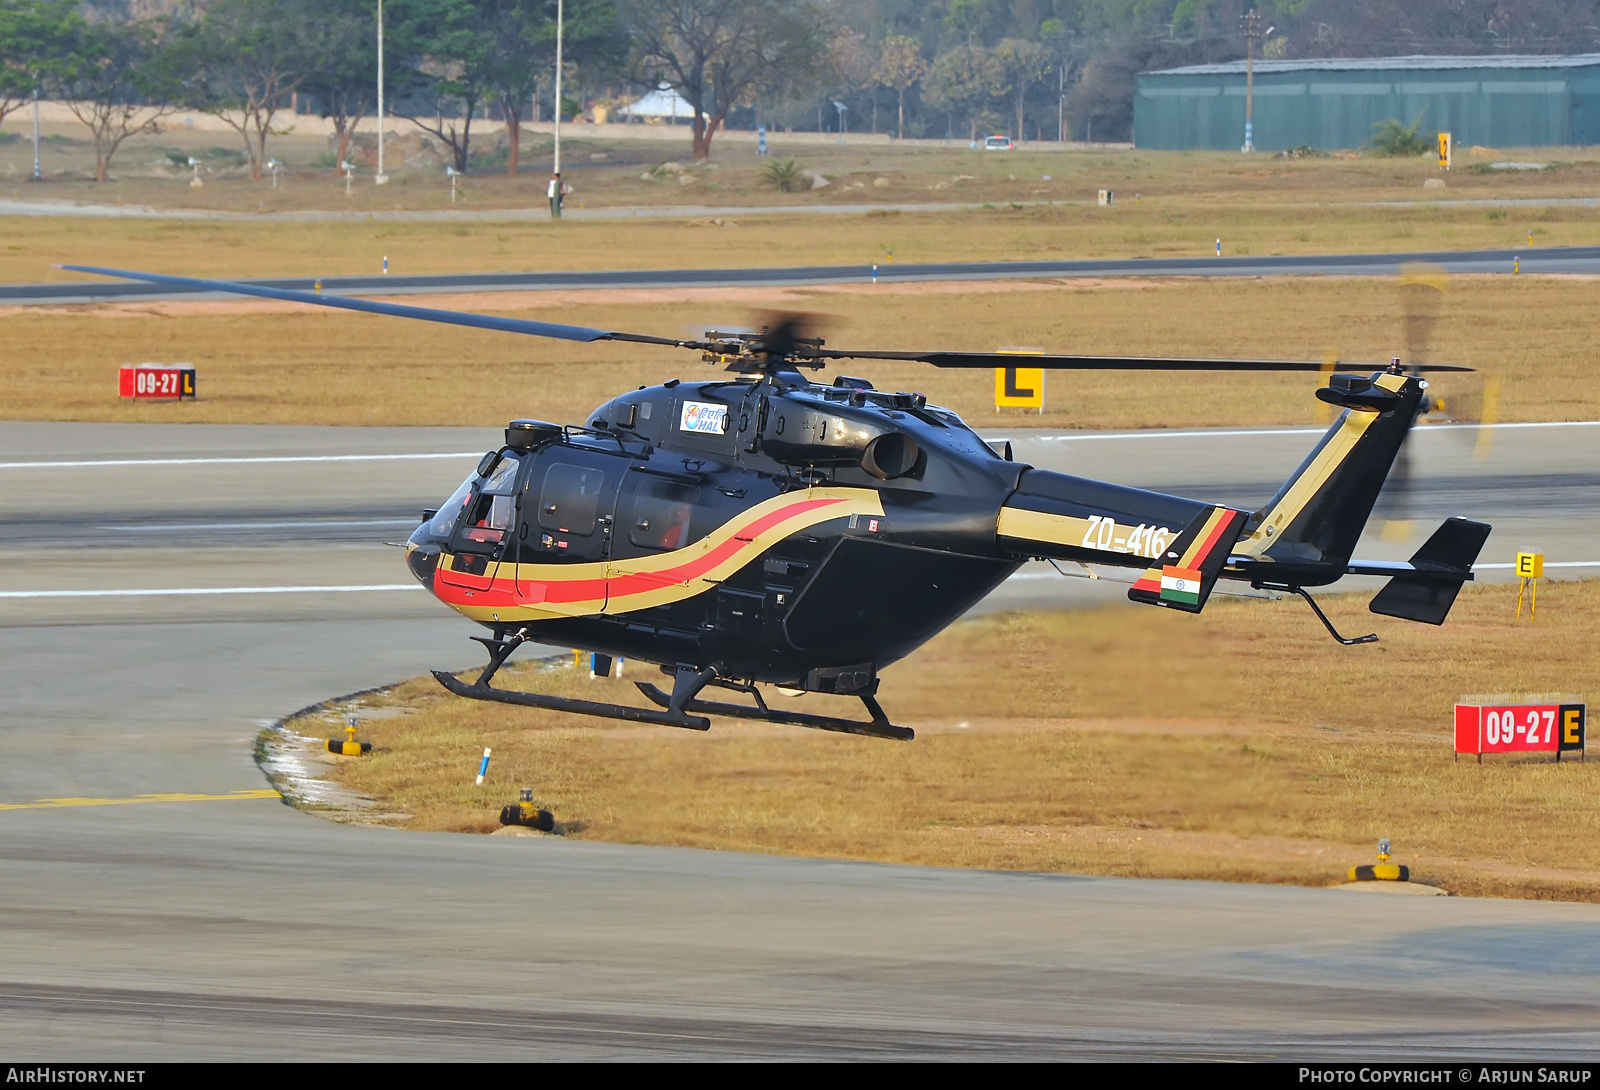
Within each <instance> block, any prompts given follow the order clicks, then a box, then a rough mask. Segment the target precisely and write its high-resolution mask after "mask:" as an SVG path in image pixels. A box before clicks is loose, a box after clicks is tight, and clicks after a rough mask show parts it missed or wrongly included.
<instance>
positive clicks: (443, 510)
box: [421, 451, 521, 542]
mask: <svg viewBox="0 0 1600 1090" xmlns="http://www.w3.org/2000/svg"><path fill="white" fill-rule="evenodd" d="M520 465H521V462H520V460H519V459H518V457H517V455H515V454H513V453H511V452H509V451H507V452H506V453H505V454H504V455H503V456H501V458H500V460H499V461H498V462H496V463H495V466H494V468H493V469H491V470H490V471H489V476H488V477H487V478H480V477H479V476H477V475H476V474H474V475H473V476H471V477H468V478H467V479H466V480H464V481H462V482H461V486H460V487H459V488H457V489H456V490H455V491H454V492H452V493H451V494H450V498H449V499H448V500H445V501H444V504H443V505H442V506H440V508H439V512H438V514H436V515H434V516H433V519H432V521H430V522H426V523H424V524H423V526H422V527H421V529H422V530H425V531H426V532H427V533H428V534H429V535H430V536H433V537H449V536H450V534H451V533H452V532H453V531H454V530H455V528H456V525H457V523H458V522H459V521H460V519H461V515H462V511H463V509H464V508H467V507H471V508H472V510H471V511H470V512H468V514H469V516H470V517H469V519H468V522H469V523H470V524H471V525H470V526H469V527H468V529H467V536H468V538H469V539H470V540H473V541H480V542H488V541H490V540H494V541H499V540H500V539H501V538H503V537H504V536H505V533H506V531H508V530H510V529H511V521H512V518H513V517H514V514H515V504H516V491H517V469H518V468H519V467H520ZM480 482H481V484H480ZM474 531H477V532H476V533H474ZM484 531H490V532H489V533H486V532H484Z"/></svg>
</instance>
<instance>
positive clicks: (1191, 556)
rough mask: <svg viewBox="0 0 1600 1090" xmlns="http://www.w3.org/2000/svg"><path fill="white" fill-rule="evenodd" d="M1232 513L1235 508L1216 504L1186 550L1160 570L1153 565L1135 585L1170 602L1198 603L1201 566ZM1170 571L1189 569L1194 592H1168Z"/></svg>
mask: <svg viewBox="0 0 1600 1090" xmlns="http://www.w3.org/2000/svg"><path fill="white" fill-rule="evenodd" d="M1233 516H1234V512H1233V510H1232V509H1231V508H1227V507H1213V508H1212V509H1211V513H1210V514H1208V515H1207V516H1206V520H1205V522H1204V523H1202V524H1201V526H1200V532H1199V533H1197V534H1195V535H1194V540H1193V541H1191V542H1190V543H1189V546H1188V547H1187V548H1186V549H1184V550H1183V554H1182V555H1181V556H1179V557H1178V562H1177V563H1176V564H1167V565H1164V566H1162V568H1161V569H1160V570H1159V571H1157V569H1156V568H1155V567H1154V566H1151V567H1150V568H1148V569H1146V571H1145V573H1144V574H1143V575H1141V576H1140V577H1139V579H1138V581H1137V582H1135V583H1134V584H1133V589H1134V590H1137V591H1145V592H1149V593H1152V594H1153V593H1156V592H1159V593H1160V595H1161V597H1162V598H1164V599H1166V600H1167V601H1169V602H1186V603H1188V604H1189V605H1199V604H1200V598H1199V593H1200V580H1201V572H1200V569H1201V568H1202V567H1203V566H1204V565H1205V562H1206V559H1207V558H1208V557H1209V556H1210V555H1211V553H1212V551H1213V550H1215V549H1216V547H1217V542H1218V540H1219V539H1220V538H1221V537H1222V534H1223V531H1224V530H1226V529H1227V527H1228V521H1229V520H1230V519H1231V518H1233ZM1169 572H1184V573H1186V574H1187V577H1188V578H1189V579H1190V580H1192V582H1191V583H1190V588H1191V589H1192V590H1193V592H1194V594H1193V596H1191V597H1187V598H1184V597H1178V598H1174V597H1173V596H1171V595H1169V594H1168V593H1167V574H1168V573H1169Z"/></svg>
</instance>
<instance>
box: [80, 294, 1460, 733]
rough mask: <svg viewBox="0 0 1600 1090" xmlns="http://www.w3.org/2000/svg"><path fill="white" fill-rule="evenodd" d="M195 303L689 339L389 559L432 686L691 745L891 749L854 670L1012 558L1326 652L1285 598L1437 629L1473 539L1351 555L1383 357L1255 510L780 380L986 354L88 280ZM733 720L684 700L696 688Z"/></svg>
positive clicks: (511, 463) (1389, 424)
mask: <svg viewBox="0 0 1600 1090" xmlns="http://www.w3.org/2000/svg"><path fill="white" fill-rule="evenodd" d="M63 267H64V268H67V269H72V270H74V271H78V272H86V273H96V274H100V275H104V276H116V277H123V278H127V279H133V280H142V281H147V282H150V283H156V284H173V285H182V286H185V287H191V288H192V287H198V288H203V289H208V290H214V291H224V292H233V293H237V294H241V295H254V296H262V297H265V298H269V299H282V300H289V301H293V302H301V303H314V304H317V305H319V306H329V307H340V308H343V309H347V310H358V311H365V312H368V313H374V314H387V315H394V316H399V317H406V318H417V319H423V320H426V321H433V322H447V323H453V324H456V325H464V326H472V327H476V328H480V329H491V330H502V331H506V332H512V333H523V334H531V335H534V336H539V337H554V338H559V339H563V340H570V341H602V340H610V341H623V342H628V343H632V344H641V345H660V346H667V347H672V348H686V349H690V350H693V351H696V352H699V353H701V357H702V359H703V360H705V361H706V362H708V363H712V364H717V365H721V366H723V367H724V368H725V369H726V372H727V377H723V378H717V379H713V380H711V381H702V382H681V381H679V380H677V379H674V380H672V381H671V382H667V383H664V384H662V385H660V386H650V387H640V388H639V389H638V390H634V391H631V392H629V393H625V394H622V395H620V396H618V397H615V398H613V399H612V400H610V401H608V402H606V403H605V404H604V405H602V406H600V407H599V408H598V409H596V410H595V411H594V413H593V414H591V416H590V418H589V419H588V421H587V423H585V424H583V425H565V426H562V425H557V424H549V423H545V422H543V421H538V420H514V421H512V422H511V424H510V426H509V427H507V429H506V434H505V444H504V445H503V446H502V447H500V448H499V449H497V450H492V451H490V452H489V453H487V454H485V455H484V457H483V460H482V461H481V462H480V463H479V464H478V467H477V471H476V472H475V473H474V474H473V475H472V476H471V477H469V478H468V479H467V480H466V481H464V482H462V484H461V487H460V488H458V489H457V490H456V492H455V494H454V495H452V496H451V497H450V498H449V499H448V500H447V501H445V503H444V505H443V506H441V507H440V508H438V509H437V510H436V511H429V512H426V514H425V517H424V520H423V522H422V524H421V525H419V526H418V527H417V529H416V531H415V532H413V533H412V535H411V537H410V540H409V541H408V542H407V547H406V562H407V564H408V566H409V567H410V569H411V571H412V573H413V574H414V575H415V576H416V578H417V579H418V580H420V581H421V583H422V584H423V585H424V586H425V587H427V588H428V589H429V590H430V591H432V592H433V594H434V595H436V596H437V597H438V598H439V599H440V600H441V601H443V602H444V603H446V604H447V605H449V606H450V607H451V608H453V609H455V610H457V611H458V612H460V613H462V614H463V615H465V616H467V617H469V618H471V619H473V620H475V621H477V622H479V623H480V624H482V625H484V626H485V627H486V628H488V629H489V630H490V632H491V635H489V636H481V637H474V638H475V639H477V640H478V641H479V642H480V643H482V644H483V645H484V646H485V647H486V648H487V649H488V652H489V664H488V666H487V667H486V668H485V669H484V670H483V672H482V674H481V675H480V676H479V677H478V678H477V680H476V681H473V682H470V683H468V682H463V681H461V680H459V679H457V678H456V677H454V676H453V675H451V674H448V673H445V672H443V671H435V675H434V676H435V677H437V678H438V680H439V682H440V683H441V684H442V685H444V686H445V687H446V688H447V689H449V690H450V691H451V692H453V693H457V694H459V695H461V696H464V697H470V698H472V699H476V700H495V701H501V702H505V703H511V704H523V705H529V706H532V707H539V708H551V709H556V710H560V711H568V712H578V713H582V714H587V715H597V716H605V717H609V718H616V719H627V720H634V721H642V722H650V723H662V724H669V725H673V726H680V727H689V728H694V729H699V730H706V729H708V728H709V726H710V722H709V720H708V719H707V718H706V716H708V715H724V716H732V717H737V718H743V719H756V720H762V721H765V722H770V723H786V724H793V725H798V726H804V727H815V728H820V729H823V730H833V731H844V732H848V733H853V734H865V735H875V736H879V737H888V738H900V739H909V738H911V737H912V731H911V730H910V729H908V728H905V727H900V726H896V725H894V724H893V723H891V722H890V721H889V718H888V716H887V715H886V714H885V713H884V711H883V708H882V707H881V706H880V705H879V704H878V702H877V700H876V698H875V693H876V691H877V688H878V674H879V672H880V671H881V670H882V669H883V668H884V667H885V666H888V665H889V664H890V663H893V662H895V661H896V660H898V659H901V658H903V657H904V656H906V655H907V654H909V653H910V652H912V651H913V650H915V649H916V648H917V647H919V646H921V645H922V644H923V643H925V642H926V641H927V640H929V639H930V638H931V637H933V636H934V635H935V634H936V633H938V632H939V631H940V630H942V629H943V628H945V627H946V626H947V625H949V624H950V623H951V622H952V621H954V620H956V619H957V618H958V617H960V616H961V615H962V614H963V613H965V612H966V611H967V610H968V609H970V608H971V607H972V606H973V605H974V604H975V603H976V602H978V601H979V600H980V599H982V598H983V597H984V596H985V595H986V594H988V593H989V592H990V591H991V590H993V589H994V588H995V587H997V586H998V585H999V584H1000V583H1001V582H1003V581H1004V580H1005V579H1006V578H1007V577H1008V576H1009V575H1011V574H1012V572H1014V571H1016V569H1017V568H1018V566H1020V565H1021V564H1022V563H1023V562H1025V561H1027V560H1030V559H1035V558H1039V559H1048V560H1066V561H1080V562H1083V563H1086V564H1087V563H1093V564H1097V565H1112V566H1117V567H1125V568H1131V569H1134V570H1136V571H1138V572H1139V573H1140V574H1139V576H1138V578H1137V579H1136V581H1135V582H1134V583H1133V585H1132V586H1131V588H1130V589H1129V591H1128V597H1129V598H1131V599H1132V600H1134V601H1135V602H1142V603H1147V604H1150V605H1155V606H1163V607H1166V608H1169V609H1178V610H1183V611H1186V612H1190V613H1198V612H1200V610H1201V609H1203V608H1204V607H1205V604H1206V601H1207V599H1208V597H1209V596H1210V594H1211V592H1212V589H1213V587H1214V586H1215V584H1216V582H1217V580H1219V579H1229V580H1236V581H1239V582H1243V583H1248V584H1250V585H1251V586H1252V587H1255V588H1258V589H1262V588H1264V589H1269V590H1275V591H1281V592H1287V593H1294V594H1298V595H1300V596H1302V597H1304V598H1305V599H1306V600H1307V602H1308V603H1310V605H1311V608H1312V609H1313V611H1315V612H1316V615H1317V617H1318V618H1319V619H1320V620H1321V621H1322V623H1323V625H1324V626H1325V627H1326V628H1327V629H1328V631H1329V633H1330V634H1332V635H1333V636H1334V638H1335V639H1338V640H1339V641H1340V642H1341V643H1345V644H1354V643H1366V642H1371V641H1374V640H1376V639H1377V637H1376V636H1362V637H1358V638H1354V639H1350V638H1346V637H1343V636H1341V635H1340V634H1339V633H1338V632H1337V631H1335V629H1334V627H1333V625H1332V624H1331V623H1330V622H1329V621H1328V619H1327V617H1326V616H1325V615H1324V614H1323V612H1322V610H1321V609H1320V608H1319V607H1318V606H1317V603H1316V601H1315V600H1314V599H1313V598H1312V597H1311V595H1310V594H1309V593H1308V592H1307V590H1306V588H1308V587H1320V586H1325V585H1327V584H1329V583H1333V582H1334V581H1336V580H1338V579H1339V578H1341V577H1343V576H1345V575H1378V576H1388V577H1390V578H1389V582H1388V583H1387V584H1385V585H1384V587H1383V588H1382V589H1381V590H1380V591H1379V592H1378V594H1377V595H1376V596H1375V597H1374V598H1373V599H1372V602H1371V606H1370V608H1371V610H1372V611H1373V612H1375V613H1380V614H1385V615H1388V616H1392V617H1400V618H1404V619H1407V620H1413V621H1420V622H1424V623H1428V624H1436V625H1437V624H1442V623H1443V622H1444V619H1445V616H1446V615H1447V614H1448V613H1449V611H1450V607H1451V606H1452V605H1453V604H1454V602H1455V598H1456V595H1457V593H1458V592H1459V591H1460V588H1461V585H1462V584H1463V583H1464V582H1465V581H1467V580H1470V579H1472V578H1473V575H1472V571H1471V568H1472V565H1473V563H1474V561H1475V560H1476V559H1477V555H1478V552H1479V550H1480V549H1481V548H1482V547H1483V543H1484V541H1485V539H1486V538H1487V537H1488V535H1489V530H1490V528H1489V526H1488V525H1486V524H1484V523H1480V522H1472V521H1469V520H1467V519H1464V518H1453V519H1449V520H1447V521H1446V522H1445V523H1443V524H1442V525H1441V526H1440V527H1439V528H1438V529H1437V530H1436V531H1435V532H1434V533H1433V535H1432V536H1431V537H1430V538H1429V539H1428V540H1427V542H1426V543H1424V544H1423V546H1422V547H1421V548H1420V549H1419V550H1418V551H1417V552H1416V554H1415V555H1414V556H1413V557H1412V558H1411V560H1410V561H1409V562H1375V561H1363V560H1352V559H1351V554H1352V552H1353V551H1354V549H1355V545H1356V542H1357V539H1358V538H1359V537H1360V535H1361V532H1362V529H1363V527H1364V526H1365V525H1366V522H1367V518H1368V516H1369V515H1370V513H1371V511H1372V507H1373V504H1374V502H1375V501H1376V499H1377V497H1378V493H1379V490H1380V489H1381V488H1382V487H1383V483H1384V480H1385V478H1386V476H1387V475H1388V473H1389V469H1390V467H1391V465H1392V464H1393V463H1394V460H1395V456H1396V454H1397V453H1398V452H1399V450H1400V448H1401V444H1402V443H1403V441H1404V440H1405V438H1406V434H1407V432H1408V431H1409V430H1410V428H1411V426H1412V423H1413V422H1414V420H1415V419H1416V417H1417V410H1418V407H1419V405H1420V403H1421V401H1422V399H1423V397H1424V396H1425V391H1426V389H1427V386H1428V383H1427V380H1425V379H1423V378H1422V377H1421V373H1422V372H1425V371H1465V370H1469V368H1464V367H1453V366H1444V365H1432V366H1429V365H1420V366H1419V365H1417V364H1411V365H1409V366H1408V367H1406V368H1404V369H1403V368H1402V366H1401V361H1400V360H1398V359H1396V360H1394V361H1393V363H1392V364H1390V365H1389V366H1387V367H1379V368H1376V369H1375V370H1374V371H1373V372H1372V373H1370V374H1332V375H1331V376H1330V378H1329V382H1328V385H1327V386H1325V387H1323V388H1321V389H1319V390H1318V391H1317V397H1318V398H1320V399H1321V400H1322V401H1324V402H1327V403H1329V404H1331V405H1334V406H1336V407H1338V408H1340V409H1342V410H1343V411H1342V412H1341V413H1340V414H1339V416H1338V418H1337V420H1335V422H1334V424H1333V426H1332V427H1331V428H1329V429H1328V431H1327V433H1326V434H1325V435H1324V436H1323V437H1322V439H1321V441H1320V442H1318V443H1317V445H1316V446H1315V447H1314V448H1313V449H1312V451H1311V453H1310V454H1309V455H1308V456H1307V457H1306V459H1305V461H1304V462H1303V463H1302V464H1301V466H1300V468H1299V469H1297V470H1296V471H1295V472H1294V474H1293V475H1292V476H1290V478H1289V479H1288V480H1287V481H1286V482H1285V483H1284V485H1283V487H1282V488H1281V489H1280V490H1279V491H1278V494H1277V495H1276V496H1274V497H1273V498H1272V500H1271V501H1269V502H1268V503H1267V504H1266V505H1265V506H1264V507H1262V508H1261V509H1260V510H1257V511H1253V512H1250V511H1240V510H1235V509H1233V508H1231V507H1228V506H1226V505H1222V504H1215V503H1210V502H1207V501H1203V500H1193V499H1184V498H1181V497H1178V496H1169V495H1164V494H1161V493H1158V492H1149V491H1145V490H1142V489H1137V488H1127V487H1123V486H1120V485H1114V484H1108V483H1106V482H1103V481H1095V480H1088V479H1085V478H1081V477H1073V476H1069V475H1067V474H1063V473H1054V472H1050V471H1048V470H1042V469H1035V468H1033V467H1031V466H1028V465H1026V464H1023V463H1021V462H1016V461H1013V460H1012V456H1011V450H1010V447H1009V444H1007V445H1006V446H1005V447H1004V448H1003V449H1001V450H998V451H997V450H996V449H994V448H993V447H991V446H990V445H989V444H988V443H986V442H985V441H984V440H983V439H981V438H980V437H979V436H978V435H977V434H976V433H975V432H973V431H972V429H971V428H969V427H967V425H966V424H964V423H963V422H962V421H961V419H960V418H959V417H958V416H956V414H955V413H953V412H950V411H949V410H947V409H942V408H940V407H938V406H937V405H931V404H929V403H928V401H927V399H926V398H925V397H923V396H922V395H921V394H914V393H889V392H885V391H880V390H875V389H873V387H872V384H871V383H870V382H868V381H866V380H865V379H859V378H849V377H844V376H841V377H839V378H836V379H835V380H834V381H833V383H832V385H828V386H823V385H819V384H817V383H814V382H812V381H811V380H810V379H808V378H806V377H805V376H804V375H803V374H801V369H802V368H805V369H811V370H815V369H818V368H821V367H823V366H825V365H826V363H827V362H829V361H831V360H843V359H872V360H910V361H920V362H923V363H928V364H932V365H933V366H936V367H957V368H995V367H1008V366H1015V365H1016V363H1017V357H1016V356H1014V355H999V354H994V353H987V352H873V351H842V350H838V349H830V348H827V347H825V345H824V342H823V341H822V340H821V339H820V338H815V337H805V336H801V335H800V331H799V328H798V324H797V322H796V321H795V320H793V319H786V320H783V321H779V322H777V323H776V324H775V325H773V326H771V327H769V328H768V329H767V330H766V331H764V332H763V333H760V334H747V333H737V334H734V333H718V332H710V333H707V334H706V335H705V338H704V339H703V340H679V339H674V338H665V337H654V336H648V335H643V334H636V333H624V332H618V331H614V330H603V329H590V328H587V327H582V326H570V325H560V324H555V323H549V322H538V321H528V320H522V319H514V318H499V317H492V316H488V315H478V314H468V313H462V312H457V311H446V310H435V309H427V308H421V307H411V306H404V305H400V304H392V303H380V302H373V301H371V300H366V299H356V298H350V297H340V296H330V295H322V294H314V293H311V292H305V291H293V290H286V289H281V288H273V287H267V286H261V285H255V284H239V283H232V282H225V281H216V280H199V279H193V278H188V277H176V276H164V275H159V274H153V273H141V272H127V271H122V270H117V269H103V268H95V267H89V266H80V265H68V266H63ZM1027 363H1028V365H1029V366H1031V367H1041V368H1049V369H1088V368H1104V369H1121V370H1173V371H1179V370H1182V371H1193V370H1206V371H1244V372H1248V371H1320V370H1323V369H1324V365H1323V364H1321V363H1317V362H1310V361H1299V360H1197V359H1165V358H1143V357H1106V356H1071V355H1055V356H1030V357H1029V358H1028V360H1027ZM527 641H536V642H543V643H550V644H556V645H561V646H568V647H577V648H582V649H585V650H588V651H592V652H594V653H596V654H597V655H599V656H603V657H607V656H626V657H628V658H631V659H635V660H642V661H646V662H652V663H656V664H658V665H660V666H661V668H662V670H663V671H664V672H665V673H667V674H668V675H670V676H671V677H672V685H671V691H670V693H668V692H663V691H662V690H661V689H658V688H657V687H656V686H654V685H649V684H643V683H641V684H640V685H639V688H640V690H641V691H642V692H643V693H644V695H645V696H646V697H647V698H648V699H649V700H650V701H651V702H652V703H653V704H655V705H657V707H656V708H636V707H629V706H626V705H618V704H605V703H597V702H594V701H586V700H573V699H567V698H562V697H555V696H548V695H544V694H540V693H528V692H515V691H510V690H505V689H497V688H495V687H493V686H492V685H491V684H490V682H491V681H492V679H493V678H494V675H495V673H496V671H498V670H499V668H500V667H501V665H502V664H504V662H505V661H506V659H507V657H508V656H509V655H510V654H511V653H512V652H513V651H514V650H515V649H516V648H517V647H518V646H520V645H521V644H522V643H524V642H527ZM758 683H766V684H771V685H775V686H779V687H781V688H785V689H788V690H791V691H792V690H803V691H808V692H815V693H832V694H837V695H841V696H853V697H857V698H859V699H860V700H861V702H862V703H863V704H864V705H865V707H866V710H867V712H868V714H869V715H870V721H867V722H862V721H858V720H852V719H844V718H835V717H832V716H823V715H812V714H804V713H796V712H786V711H779V710H777V709H774V708H771V707H769V706H768V704H767V702H766V701H765V700H764V699H763V697H762V694H761V693H760V691H759V690H758V689H757V688H756V686H757V684H758ZM713 686H714V687H717V688H721V689H727V690H733V691H736V692H740V693H744V694H746V695H748V696H749V697H750V698H751V700H752V701H753V703H750V704H740V703H725V702H712V701H707V700H702V699H701V698H700V697H701V694H702V692H703V691H704V690H705V689H706V688H707V687H713Z"/></svg>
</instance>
